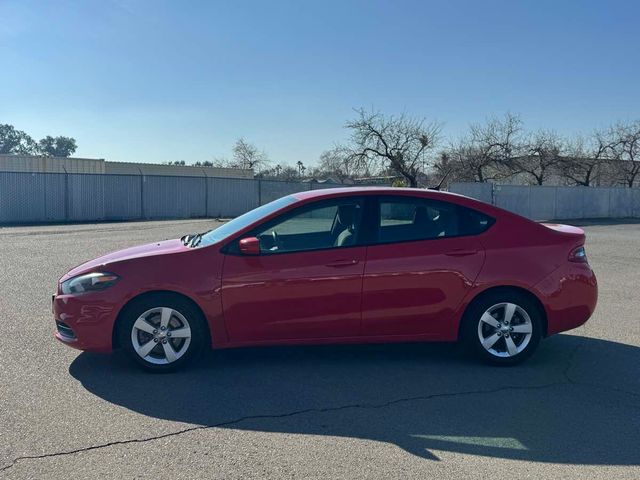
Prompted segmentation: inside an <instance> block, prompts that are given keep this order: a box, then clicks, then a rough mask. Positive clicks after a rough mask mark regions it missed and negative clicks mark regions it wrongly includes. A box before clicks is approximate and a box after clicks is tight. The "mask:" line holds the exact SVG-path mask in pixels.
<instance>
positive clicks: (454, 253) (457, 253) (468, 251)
mask: <svg viewBox="0 0 640 480" xmlns="http://www.w3.org/2000/svg"><path fill="white" fill-rule="evenodd" d="M476 253H478V250H476V249H473V248H459V249H457V250H451V251H450V252H447V253H445V255H447V256H448V257H466V256H468V255H475V254H476Z"/></svg>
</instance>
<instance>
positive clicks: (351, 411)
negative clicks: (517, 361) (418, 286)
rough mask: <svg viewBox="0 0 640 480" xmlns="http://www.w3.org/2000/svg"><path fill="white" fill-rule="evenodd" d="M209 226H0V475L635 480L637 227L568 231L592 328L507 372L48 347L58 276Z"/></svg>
mask: <svg viewBox="0 0 640 480" xmlns="http://www.w3.org/2000/svg"><path fill="white" fill-rule="evenodd" d="M214 224H215V222H213V221H211V220H196V221H171V222H140V223H114V224H96V225H65V226H59V225H58V226H56V225H53V226H38V227H11V228H0V274H1V277H0V319H1V322H2V323H1V324H0V478H16V479H24V478H78V479H80V478H172V479H180V478H197V477H198V478H256V477H259V478H323V479H325V478H345V479H358V478H402V479H407V478H421V479H425V478H438V479H456V480H457V479H464V478H491V479H495V478H514V479H515V478H531V479H540V478H606V479H614V478H628V479H638V478H640V224H638V223H632V222H620V223H615V222H613V223H609V224H607V223H603V222H596V223H594V224H590V225H588V226H586V227H585V229H586V231H587V254H588V257H589V260H590V263H591V264H592V266H593V268H594V270H595V271H596V274H597V276H598V281H599V291H600V299H599V303H598V308H597V311H596V313H595V315H594V316H593V318H592V319H591V320H590V321H589V322H588V323H587V324H586V325H585V326H583V327H580V328H579V329H576V330H573V331H571V332H567V333H566V334H561V335H556V336H554V337H551V338H549V339H546V340H545V341H543V342H542V344H541V346H540V348H539V350H538V352H537V353H536V354H535V355H534V356H533V358H531V359H530V360H529V361H528V362H527V363H525V364H523V365H520V366H518V367H513V368H498V367H490V366H486V365H483V364H478V363H476V362H475V360H474V359H473V357H468V356H467V355H464V353H463V352H461V351H460V349H459V348H458V347H456V346H455V345H449V344H410V345H406V344H402V345H367V346H323V347H287V348H280V347H278V348H250V349H239V350H228V351H215V352H209V353H207V354H206V355H205V356H204V358H203V359H202V362H200V363H199V364H198V365H197V366H194V367H193V368H191V369H189V370H187V371H184V372H179V373H175V374H169V375H150V374H147V373H144V372H141V371H140V370H138V369H137V368H135V367H133V366H132V365H131V364H129V363H128V361H127V360H126V359H125V358H124V357H123V355H122V354H121V353H116V354H114V355H98V354H91V353H81V352H77V351H75V350H72V349H69V348H67V347H65V346H63V345H61V344H59V343H58V342H56V341H55V340H54V339H53V337H52V332H53V328H54V324H53V319H52V316H51V312H50V310H51V308H50V307H51V305H50V303H51V298H50V296H51V293H52V292H53V290H54V287H55V283H56V280H57V278H58V277H59V276H61V275H62V274H63V273H64V272H65V271H66V270H68V269H69V268H70V267H72V266H74V265H77V264H79V263H81V262H83V261H85V260H88V259H90V258H93V257H95V256H98V255H100V254H104V253H106V252H109V251H113V250H116V249H120V248H124V247H127V246H133V245H136V244H140V243H144V242H151V241H155V240H160V239H167V238H175V237H177V236H181V235H183V234H184V233H191V232H198V231H203V230H207V229H209V228H211V227H212V226H214Z"/></svg>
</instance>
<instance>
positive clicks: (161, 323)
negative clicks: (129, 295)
mask: <svg viewBox="0 0 640 480" xmlns="http://www.w3.org/2000/svg"><path fill="white" fill-rule="evenodd" d="M122 322H123V323H122V325H121V326H120V329H119V334H120V338H119V340H120V345H121V346H123V347H124V350H125V351H126V352H127V354H128V355H129V357H131V358H132V359H133V360H134V361H136V362H137V363H138V364H139V365H141V366H142V367H143V368H145V369H147V370H150V371H155V372H166V371H173V370H176V369H178V368H180V367H182V366H184V365H185V364H186V363H187V362H189V361H191V360H192V359H193V358H194V357H195V356H197V354H198V353H200V351H201V349H202V346H203V344H204V339H205V338H206V336H207V330H206V328H205V327H204V320H203V319H202V315H201V313H200V312H199V311H198V309H197V308H195V307H194V306H193V305H192V304H191V303H190V302H188V301H185V300H182V299H179V298H171V297H170V296H152V297H148V298H144V299H142V300H141V301H138V302H135V303H134V304H133V305H131V306H130V307H129V308H127V309H126V311H125V312H124V315H123V318H122Z"/></svg>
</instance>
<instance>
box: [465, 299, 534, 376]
mask: <svg viewBox="0 0 640 480" xmlns="http://www.w3.org/2000/svg"><path fill="white" fill-rule="evenodd" d="M464 321H465V324H464V328H465V337H466V340H467V343H470V344H471V346H472V348H473V349H474V350H475V351H476V353H478V354H479V355H480V357H482V358H483V359H485V360H487V361H489V362H490V363H493V364H498V365H513V364H516V363H519V362H522V361H523V360H525V359H526V358H528V357H529V356H530V355H531V354H533V352H534V351H535V350H536V348H537V347H538V343H539V342H540V339H541V337H542V327H541V326H542V315H541V313H540V311H539V308H538V307H537V305H536V304H535V303H534V302H533V301H531V299H529V298H528V297H527V296H524V295H521V294H518V293H517V292H513V293H503V294H489V295H487V296H485V297H484V298H481V299H480V300H479V301H478V302H476V303H475V304H473V305H472V306H471V307H470V309H469V311H468V312H467V314H466V315H465V320H464Z"/></svg>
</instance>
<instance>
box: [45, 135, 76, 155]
mask: <svg viewBox="0 0 640 480" xmlns="http://www.w3.org/2000/svg"><path fill="white" fill-rule="evenodd" d="M77 148H78V147H77V146H76V140H75V138H71V137H63V136H59V137H52V136H50V135H47V136H46V137H44V138H43V139H42V140H40V141H39V142H38V150H39V152H40V154H41V155H44V156H45V157H70V156H71V155H73V153H74V152H75V151H76V149H77Z"/></svg>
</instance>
